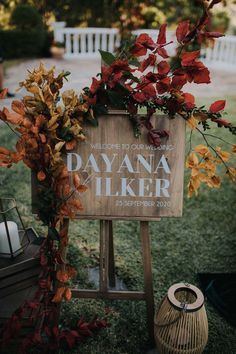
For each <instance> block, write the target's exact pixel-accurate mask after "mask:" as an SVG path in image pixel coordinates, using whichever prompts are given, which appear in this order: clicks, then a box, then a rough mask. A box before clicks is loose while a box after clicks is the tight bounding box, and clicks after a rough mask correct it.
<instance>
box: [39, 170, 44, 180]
mask: <svg viewBox="0 0 236 354" xmlns="http://www.w3.org/2000/svg"><path fill="white" fill-rule="evenodd" d="M37 178H38V180H39V181H44V180H45V178H46V175H45V173H44V172H43V171H42V170H41V171H39V172H38V173H37Z"/></svg>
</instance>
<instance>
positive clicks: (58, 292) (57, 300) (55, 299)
mask: <svg viewBox="0 0 236 354" xmlns="http://www.w3.org/2000/svg"><path fill="white" fill-rule="evenodd" d="M65 290H66V288H57V290H56V293H55V295H54V297H53V299H52V302H55V303H56V304H58V303H60V302H61V300H62V296H63V294H64V292H65Z"/></svg>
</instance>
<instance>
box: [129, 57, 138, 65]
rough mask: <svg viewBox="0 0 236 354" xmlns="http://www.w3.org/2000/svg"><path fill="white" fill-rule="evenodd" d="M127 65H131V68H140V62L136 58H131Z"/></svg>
mask: <svg viewBox="0 0 236 354" xmlns="http://www.w3.org/2000/svg"><path fill="white" fill-rule="evenodd" d="M129 64H130V65H132V66H137V67H139V66H140V62H139V61H138V59H137V58H133V59H131V60H130V61H129Z"/></svg>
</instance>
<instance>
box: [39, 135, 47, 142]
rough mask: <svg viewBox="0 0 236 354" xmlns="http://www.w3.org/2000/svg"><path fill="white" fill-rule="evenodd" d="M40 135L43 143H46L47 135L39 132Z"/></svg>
mask: <svg viewBox="0 0 236 354" xmlns="http://www.w3.org/2000/svg"><path fill="white" fill-rule="evenodd" d="M39 137H40V140H41V142H42V143H43V144H45V143H46V141H47V138H46V136H45V135H44V134H39Z"/></svg>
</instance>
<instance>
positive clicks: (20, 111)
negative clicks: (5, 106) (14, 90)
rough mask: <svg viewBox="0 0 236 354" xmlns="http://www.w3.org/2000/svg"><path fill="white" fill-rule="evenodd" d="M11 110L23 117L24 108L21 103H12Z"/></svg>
mask: <svg viewBox="0 0 236 354" xmlns="http://www.w3.org/2000/svg"><path fill="white" fill-rule="evenodd" d="M11 109H12V110H13V111H14V112H16V113H18V114H20V115H24V113H25V106H24V104H23V103H22V102H21V101H16V100H14V101H12V104H11Z"/></svg>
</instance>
